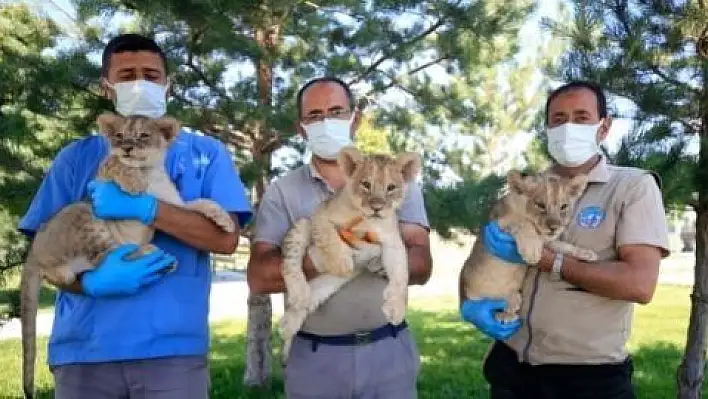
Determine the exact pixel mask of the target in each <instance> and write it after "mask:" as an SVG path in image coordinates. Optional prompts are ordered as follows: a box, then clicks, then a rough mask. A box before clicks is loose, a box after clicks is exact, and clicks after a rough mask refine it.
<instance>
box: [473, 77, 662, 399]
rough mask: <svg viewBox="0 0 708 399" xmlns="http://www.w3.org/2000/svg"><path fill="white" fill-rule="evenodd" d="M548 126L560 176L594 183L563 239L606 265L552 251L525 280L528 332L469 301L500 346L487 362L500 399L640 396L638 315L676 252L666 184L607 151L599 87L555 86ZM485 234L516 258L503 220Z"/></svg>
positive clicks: (499, 251) (498, 250)
mask: <svg viewBox="0 0 708 399" xmlns="http://www.w3.org/2000/svg"><path fill="white" fill-rule="evenodd" d="M546 122H547V125H548V150H549V152H550V154H551V156H552V157H553V159H554V160H555V163H554V165H553V166H552V168H551V171H552V172H555V173H557V174H560V175H564V176H576V175H578V174H587V176H588V180H589V183H588V187H587V188H586V190H585V193H584V194H583V196H582V197H581V198H580V199H579V201H578V203H577V204H576V214H575V217H574V218H573V220H572V222H571V223H570V225H569V227H568V228H567V229H566V231H565V232H564V234H563V235H562V236H561V240H562V241H566V242H569V243H571V244H574V245H577V246H579V247H584V248H588V249H591V250H593V251H595V252H596V253H597V254H598V257H599V260H598V261H597V262H592V263H589V262H582V261H580V260H578V259H574V258H573V257H570V256H563V255H562V254H559V253H555V252H553V251H551V250H549V249H544V252H543V257H542V259H541V261H540V262H539V263H538V265H532V266H531V269H530V270H529V272H528V273H527V275H526V281H525V282H524V286H523V291H522V296H523V307H522V310H521V316H522V319H523V326H522V325H521V323H518V324H506V325H504V324H500V323H499V322H498V321H496V320H495V319H494V317H493V314H494V312H496V311H498V310H499V307H502V308H503V306H504V304H503V303H495V302H494V301H491V300H478V301H466V302H465V303H463V304H462V308H461V312H462V316H463V318H464V319H465V320H467V321H469V322H471V323H472V324H474V325H475V326H476V327H477V328H478V329H479V330H480V331H482V332H484V333H486V334H487V335H489V336H491V337H493V338H495V339H496V340H497V342H496V344H495V345H494V347H493V348H492V350H491V352H490V353H489V355H488V357H487V359H486V362H485V366H484V373H485V377H486V378H487V381H489V383H490V385H491V394H492V398H494V399H521V398H575V399H582V398H600V399H630V398H634V389H633V386H632V361H631V357H630V356H629V354H628V353H627V350H626V348H625V344H626V342H627V339H628V338H629V334H630V329H631V323H632V309H633V306H634V303H640V304H647V303H649V301H651V299H652V296H653V294H654V289H655V288H656V284H657V280H658V275H659V264H660V262H661V259H662V258H664V257H666V256H668V254H669V249H668V247H669V243H668V228H667V222H666V215H665V213H664V205H663V202H662V196H661V190H660V187H659V184H658V178H657V177H656V176H654V175H653V174H652V173H651V172H648V171H645V170H641V169H636V168H626V167H618V166H613V165H610V164H608V162H607V160H606V159H605V157H604V156H603V155H601V153H600V150H599V143H600V142H602V141H603V140H604V139H605V138H606V137H607V134H608V132H609V129H610V125H611V119H610V117H609V116H608V114H607V104H606V100H605V95H604V94H603V92H602V90H601V89H600V88H599V87H598V86H597V85H595V84H593V83H589V82H571V83H569V84H567V85H564V86H561V87H560V88H558V89H556V90H555V91H554V92H553V93H552V94H551V95H550V96H549V98H548V102H547V105H546ZM483 230H484V232H483V234H486V240H485V243H487V244H488V247H489V249H490V251H491V252H492V253H494V254H496V255H497V256H499V257H501V258H504V259H508V260H510V261H512V262H515V261H513V260H512V259H513V258H515V257H516V256H518V250H517V248H516V244H515V243H514V242H513V238H511V236H509V235H507V234H506V233H504V232H502V231H501V230H499V229H498V225H495V224H494V223H490V224H488V225H487V226H486V227H485V228H484V229H483Z"/></svg>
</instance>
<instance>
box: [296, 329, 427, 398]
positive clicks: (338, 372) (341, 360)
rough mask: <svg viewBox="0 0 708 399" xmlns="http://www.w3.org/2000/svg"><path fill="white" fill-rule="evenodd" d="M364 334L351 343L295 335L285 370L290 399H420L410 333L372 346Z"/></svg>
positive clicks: (402, 332)
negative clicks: (356, 341)
mask: <svg viewBox="0 0 708 399" xmlns="http://www.w3.org/2000/svg"><path fill="white" fill-rule="evenodd" d="M382 328H383V327H382ZM378 331H381V330H380V329H379V330H378ZM365 335H366V334H361V333H360V334H357V336H358V337H360V338H361V339H360V340H359V341H360V342H359V343H352V344H346V343H344V340H340V341H342V342H340V343H336V344H334V343H327V342H325V341H323V340H322V339H323V338H332V337H321V336H313V335H311V334H309V335H308V334H300V335H298V336H296V337H295V339H294V340H293V345H292V347H291V352H290V355H289V358H288V362H287V364H286V367H285V394H286V398H288V399H315V398H321V399H415V398H417V390H416V379H417V376H418V370H419V368H420V359H419V354H418V348H417V347H416V344H415V341H414V339H413V336H412V334H411V332H410V331H409V330H408V329H405V328H404V329H402V330H400V331H397V332H394V333H393V334H390V335H388V334H387V335H386V336H385V337H382V338H380V339H377V340H374V341H373V342H372V341H371V340H370V339H367V338H366V337H365ZM394 335H395V336H394ZM337 338H344V336H338V337H337Z"/></svg>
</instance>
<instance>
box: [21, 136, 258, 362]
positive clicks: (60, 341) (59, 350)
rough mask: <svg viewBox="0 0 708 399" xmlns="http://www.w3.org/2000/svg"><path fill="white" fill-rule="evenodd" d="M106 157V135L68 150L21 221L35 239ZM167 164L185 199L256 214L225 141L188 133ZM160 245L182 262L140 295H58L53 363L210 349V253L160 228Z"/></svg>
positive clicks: (244, 216)
mask: <svg viewBox="0 0 708 399" xmlns="http://www.w3.org/2000/svg"><path fill="white" fill-rule="evenodd" d="M107 154H108V143H107V141H106V139H105V138H104V137H103V136H90V137H86V138H83V139H79V140H76V141H74V142H72V143H71V144H69V145H68V146H67V147H65V148H64V149H62V150H61V151H60V153H59V154H58V156H57V157H56V158H55V160H54V162H53V163H52V166H51V167H50V168H49V171H48V172H47V175H46V176H45V178H44V180H43V181H42V184H41V185H40V187H39V190H38V192H37V194H36V195H35V196H34V198H33V199H32V203H31V205H30V207H29V210H28V211H27V213H26V214H25V215H24V217H23V218H22V220H21V221H20V224H19V229H20V231H22V232H23V233H25V234H27V235H28V236H30V237H32V236H33V234H34V232H35V231H37V229H38V228H39V226H40V225H41V224H42V223H45V222H46V221H48V220H49V219H50V218H51V217H52V216H54V215H55V214H56V213H57V212H58V211H59V210H61V209H62V208H63V207H65V206H67V205H69V204H71V203H74V202H77V201H80V200H82V199H85V198H87V192H86V186H87V184H88V183H89V182H90V181H91V180H92V179H93V178H94V177H95V176H96V172H97V170H98V167H99V164H100V162H101V160H102V159H103V158H104V157H105V156H106V155H107ZM165 166H166V167H167V171H168V173H169V175H170V177H171V179H172V181H173V182H174V183H175V184H176V186H177V188H178V190H179V192H180V194H181V195H182V198H183V199H184V200H185V201H190V200H193V199H197V198H209V199H212V200H214V201H216V202H217V203H218V204H220V205H221V206H222V207H223V208H224V209H225V210H227V211H229V212H232V213H233V214H236V215H238V220H239V224H240V225H241V226H242V227H243V226H244V225H245V224H246V223H247V222H248V221H249V219H250V218H251V215H252V211H251V206H250V204H249V201H248V200H247V197H246V193H245V189H244V186H243V183H242V182H241V179H240V178H239V175H238V171H237V170H236V168H235V166H234V164H233V161H232V160H231V157H230V156H229V153H228V152H227V150H226V148H225V147H224V146H223V144H222V143H220V142H219V141H217V140H215V139H213V138H210V137H206V136H199V135H196V134H193V133H189V132H186V131H182V132H180V134H179V135H178V136H177V138H176V139H175V141H173V142H172V143H171V144H170V147H169V148H168V152H167V157H166V159H165ZM153 244H155V245H156V246H158V247H159V248H161V249H163V250H165V251H166V252H168V253H171V254H173V255H174V256H175V257H176V258H177V261H178V265H179V266H178V267H177V269H176V270H175V272H173V273H170V274H168V275H166V276H165V277H164V278H162V279H161V280H159V281H158V282H157V283H155V284H153V285H151V286H148V287H146V288H144V289H143V290H142V291H140V292H139V293H138V294H136V295H133V296H127V297H118V298H109V299H102V298H98V299H94V298H90V297H88V296H84V295H76V294H72V293H68V292H64V291H59V292H58V294H57V298H56V307H55V314H54V325H53V327H52V333H51V336H50V337H49V346H48V361H49V365H50V366H58V365H62V364H71V363H95V362H108V361H119V360H129V359H148V358H155V357H164V356H183V355H205V354H206V353H207V351H208V348H209V325H208V317H207V313H208V309H209V292H210V285H211V273H210V269H209V253H208V252H204V251H200V250H197V249H194V248H191V247H189V246H187V245H186V244H183V243H181V242H179V241H177V240H176V239H175V238H172V237H170V236H168V235H166V234H163V233H162V232H159V231H158V232H156V234H155V238H154V239H153Z"/></svg>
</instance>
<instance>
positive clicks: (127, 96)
mask: <svg viewBox="0 0 708 399" xmlns="http://www.w3.org/2000/svg"><path fill="white" fill-rule="evenodd" d="M108 87H110V88H112V89H113V90H114V91H115V92H116V98H115V107H116V111H117V112H118V113H119V114H121V115H123V116H126V117H127V116H133V115H142V116H146V117H148V118H160V117H162V116H164V115H165V112H167V104H166V102H167V99H166V98H165V93H166V92H167V86H163V85H159V84H157V83H153V82H149V81H147V80H134V81H132V82H120V83H116V84H109V85H108Z"/></svg>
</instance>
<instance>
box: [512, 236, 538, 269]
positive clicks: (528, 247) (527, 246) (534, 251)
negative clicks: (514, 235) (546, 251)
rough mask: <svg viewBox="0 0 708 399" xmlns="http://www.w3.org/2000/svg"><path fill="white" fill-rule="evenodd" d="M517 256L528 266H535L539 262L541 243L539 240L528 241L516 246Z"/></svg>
mask: <svg viewBox="0 0 708 399" xmlns="http://www.w3.org/2000/svg"><path fill="white" fill-rule="evenodd" d="M518 248H519V255H521V259H523V260H524V262H526V263H527V264H529V265H536V264H538V262H540V261H541V254H542V253H543V243H542V242H541V241H540V240H533V239H528V240H525V242H522V243H519V244H518Z"/></svg>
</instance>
